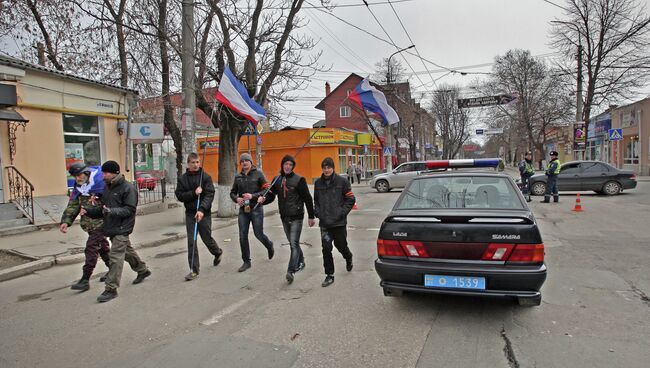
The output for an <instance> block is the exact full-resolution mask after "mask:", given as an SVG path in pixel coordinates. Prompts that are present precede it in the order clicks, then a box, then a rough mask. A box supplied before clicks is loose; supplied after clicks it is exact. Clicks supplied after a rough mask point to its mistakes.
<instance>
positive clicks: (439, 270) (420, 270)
mask: <svg viewBox="0 0 650 368" xmlns="http://www.w3.org/2000/svg"><path fill="white" fill-rule="evenodd" d="M375 270H376V271H377V274H378V275H379V278H380V279H381V283H380V285H381V286H382V287H383V288H384V289H388V290H389V291H390V290H403V291H413V292H420V293H434V294H452V295H468V296H492V297H519V298H535V297H539V296H540V295H541V294H540V291H539V290H540V288H541V287H542V284H544V281H545V280H546V266H545V265H544V264H542V265H533V266H502V265H480V266H479V265H468V264H454V263H430V262H410V261H400V260H392V259H377V260H376V261H375ZM424 275H446V276H466V277H485V290H475V289H454V288H431V287H425V286H424Z"/></svg>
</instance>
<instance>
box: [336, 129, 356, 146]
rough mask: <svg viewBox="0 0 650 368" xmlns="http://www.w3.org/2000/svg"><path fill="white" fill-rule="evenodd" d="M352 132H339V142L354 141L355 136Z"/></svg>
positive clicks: (353, 142)
mask: <svg viewBox="0 0 650 368" xmlns="http://www.w3.org/2000/svg"><path fill="white" fill-rule="evenodd" d="M354 135H355V134H354V133H350V132H339V142H341V143H352V144H355V143H356V138H355V136H354Z"/></svg>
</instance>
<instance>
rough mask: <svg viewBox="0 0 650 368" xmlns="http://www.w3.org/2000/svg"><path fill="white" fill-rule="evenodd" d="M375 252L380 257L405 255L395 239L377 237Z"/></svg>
mask: <svg viewBox="0 0 650 368" xmlns="http://www.w3.org/2000/svg"><path fill="white" fill-rule="evenodd" d="M377 254H378V255H379V256H380V257H406V254H405V253H404V250H403V249H402V247H401V246H400V245H399V241H397V240H388V239H377Z"/></svg>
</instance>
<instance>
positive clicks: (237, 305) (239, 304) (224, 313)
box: [201, 293, 259, 326]
mask: <svg viewBox="0 0 650 368" xmlns="http://www.w3.org/2000/svg"><path fill="white" fill-rule="evenodd" d="M257 295H259V293H255V294H253V295H251V296H249V297H248V298H245V299H242V300H240V301H238V302H236V303H233V304H231V305H229V306H227V307H226V308H224V309H222V310H221V311H219V312H218V313H216V314H215V315H213V316H212V317H210V318H208V319H206V320H205V321H203V322H201V324H202V325H204V326H210V325H213V324H215V323H218V322H219V320H221V319H222V318H223V317H225V316H227V315H229V314H230V313H232V312H234V311H236V310H237V309H239V308H240V307H242V306H243V305H244V304H246V303H248V302H249V301H251V300H253V299H254V298H255V297H257Z"/></svg>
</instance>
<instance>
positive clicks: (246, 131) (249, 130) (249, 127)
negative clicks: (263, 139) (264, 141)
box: [241, 123, 257, 135]
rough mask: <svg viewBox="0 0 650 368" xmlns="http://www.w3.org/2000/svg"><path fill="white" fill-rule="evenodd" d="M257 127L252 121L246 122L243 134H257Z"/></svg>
mask: <svg viewBox="0 0 650 368" xmlns="http://www.w3.org/2000/svg"><path fill="white" fill-rule="evenodd" d="M255 134H257V133H256V132H255V129H254V128H253V125H252V124H251V123H248V124H246V128H244V130H243V131H242V132H241V135H255Z"/></svg>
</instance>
